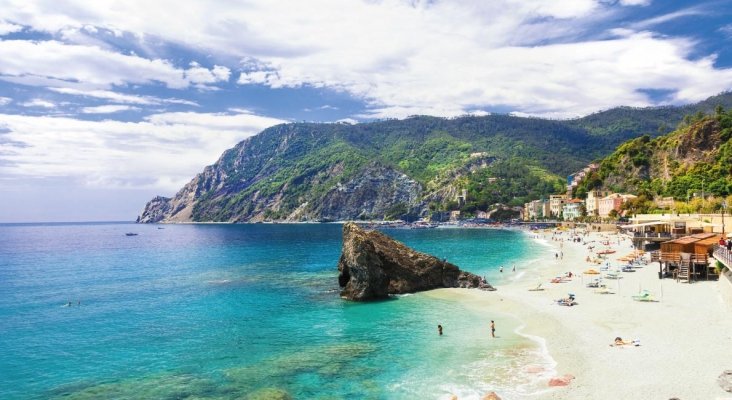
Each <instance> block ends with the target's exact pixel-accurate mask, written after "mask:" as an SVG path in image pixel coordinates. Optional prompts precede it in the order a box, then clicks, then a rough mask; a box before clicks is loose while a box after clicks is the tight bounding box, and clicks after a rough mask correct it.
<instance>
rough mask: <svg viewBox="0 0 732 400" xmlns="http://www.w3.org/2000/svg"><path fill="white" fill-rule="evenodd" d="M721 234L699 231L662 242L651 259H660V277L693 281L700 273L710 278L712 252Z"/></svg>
mask: <svg viewBox="0 0 732 400" xmlns="http://www.w3.org/2000/svg"><path fill="white" fill-rule="evenodd" d="M718 237H719V234H717V233H714V232H707V233H697V234H693V235H689V236H683V237H680V238H678V239H673V240H668V241H665V242H662V243H661V249H660V250H659V251H654V252H652V253H651V261H658V263H659V266H658V277H659V278H662V277H664V276H669V275H671V276H673V277H674V278H676V280H677V281H686V282H691V280H692V279H698V278H699V276H700V275H702V274H703V275H704V277H705V278H709V275H710V274H709V266H710V259H711V255H712V252H713V251H714V248H715V246H716V244H717V240H718Z"/></svg>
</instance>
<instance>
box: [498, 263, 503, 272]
mask: <svg viewBox="0 0 732 400" xmlns="http://www.w3.org/2000/svg"><path fill="white" fill-rule="evenodd" d="M498 271H500V272H501V273H503V265H501V268H500V269H499V270H498Z"/></svg>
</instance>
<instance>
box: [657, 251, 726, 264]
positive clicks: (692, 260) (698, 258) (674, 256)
mask: <svg viewBox="0 0 732 400" xmlns="http://www.w3.org/2000/svg"><path fill="white" fill-rule="evenodd" d="M724 251H725V252H726V251H727V249H724ZM729 256H730V260H732V255H729ZM655 261H660V262H665V263H669V264H673V265H682V264H687V265H688V264H698V265H707V264H709V258H708V257H707V255H706V254H691V255H690V256H689V259H688V261H687V262H684V260H683V259H682V257H681V253H670V252H666V251H653V252H651V262H655Z"/></svg>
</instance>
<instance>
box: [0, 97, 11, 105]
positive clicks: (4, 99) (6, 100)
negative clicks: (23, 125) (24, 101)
mask: <svg viewBox="0 0 732 400" xmlns="http://www.w3.org/2000/svg"><path fill="white" fill-rule="evenodd" d="M12 101H13V99H11V98H10V97H0V106H6V105H8V104H10V103H11V102H12Z"/></svg>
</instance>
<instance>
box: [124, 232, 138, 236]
mask: <svg viewBox="0 0 732 400" xmlns="http://www.w3.org/2000/svg"><path fill="white" fill-rule="evenodd" d="M125 236H137V234H136V233H134V232H127V233H125Z"/></svg>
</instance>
